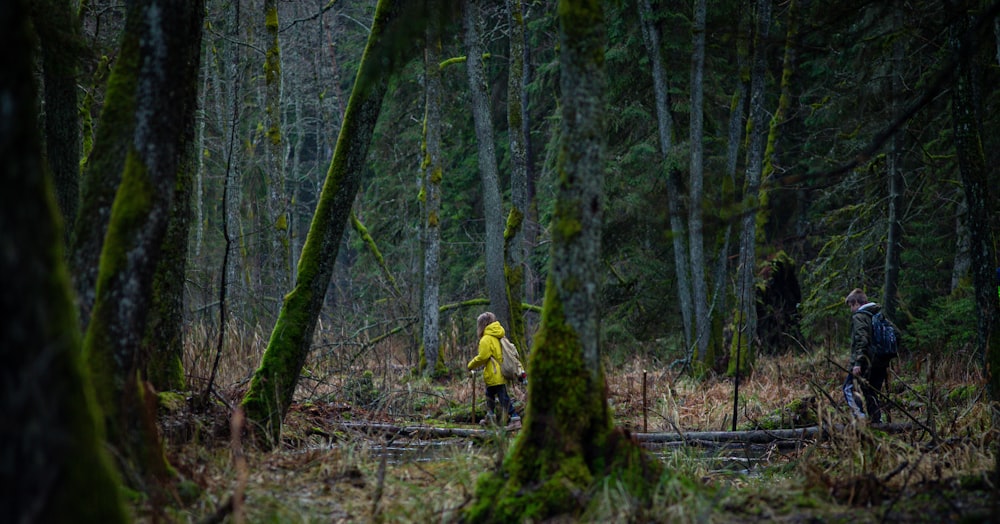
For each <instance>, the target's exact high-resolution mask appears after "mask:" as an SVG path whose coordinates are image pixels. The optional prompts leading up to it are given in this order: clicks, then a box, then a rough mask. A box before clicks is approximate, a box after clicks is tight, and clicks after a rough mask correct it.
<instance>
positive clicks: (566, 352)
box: [466, 0, 659, 522]
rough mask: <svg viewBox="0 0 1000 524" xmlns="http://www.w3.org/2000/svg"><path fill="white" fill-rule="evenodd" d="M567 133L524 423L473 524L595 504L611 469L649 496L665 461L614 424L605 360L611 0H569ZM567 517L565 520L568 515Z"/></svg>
mask: <svg viewBox="0 0 1000 524" xmlns="http://www.w3.org/2000/svg"><path fill="white" fill-rule="evenodd" d="M558 9H559V13H560V18H561V24H560V42H559V49H560V61H559V64H560V92H561V95H562V100H561V103H560V107H561V108H562V115H561V126H562V129H561V141H560V146H559V147H560V150H559V162H558V164H557V171H558V172H559V173H560V180H559V189H558V195H557V197H556V204H555V210H554V215H553V219H552V225H551V231H552V258H551V264H550V271H549V279H548V283H547V286H546V292H545V306H544V309H543V312H542V325H541V331H540V332H539V334H538V337H537V339H536V342H535V347H534V351H533V353H532V357H531V366H532V367H531V370H532V379H531V382H530V383H529V392H528V407H527V415H526V417H525V423H524V429H523V430H522V431H521V435H520V436H519V437H518V440H517V442H516V444H515V448H514V449H513V450H512V452H511V454H510V455H509V456H508V457H507V458H506V460H504V463H503V466H502V468H501V470H500V471H499V472H488V473H484V474H483V476H482V477H481V478H480V481H479V483H478V488H477V493H476V496H477V500H476V501H475V502H474V503H473V505H472V506H471V507H470V509H469V511H468V513H467V514H466V517H467V519H468V520H469V521H470V522H522V521H544V520H547V519H548V518H549V517H553V516H558V515H565V514H569V515H580V514H581V513H582V512H583V511H586V506H587V502H588V501H587V500H586V499H587V497H588V494H591V493H593V491H592V489H593V487H594V486H596V485H599V484H600V483H601V482H603V481H604V480H605V479H607V478H609V477H611V478H614V479H615V482H616V484H615V485H616V486H620V487H622V488H624V489H625V490H626V491H627V492H629V495H630V496H634V497H636V498H640V499H641V498H642V496H643V495H644V494H648V491H646V486H647V485H648V484H647V483H649V482H652V479H655V478H657V477H658V475H659V467H658V463H657V462H656V461H655V460H653V459H650V458H649V457H647V456H646V455H645V453H644V452H643V451H642V449H641V448H640V447H639V445H638V443H637V442H635V441H633V440H630V439H629V438H627V437H626V436H625V434H624V433H623V432H622V431H621V430H618V429H615V428H614V422H613V420H612V416H611V411H610V410H609V408H608V403H607V398H606V396H605V391H606V383H605V379H604V372H603V370H602V367H601V354H600V347H599V340H600V302H599V286H598V272H599V269H600V255H601V237H600V234H601V233H600V232H601V219H602V215H603V206H604V204H603V198H604V195H603V193H604V187H603V186H604V167H605V166H604V141H605V128H604V115H603V110H604V100H603V98H602V96H603V88H604V71H603V69H604V44H605V33H604V22H603V14H602V12H601V6H600V2H599V1H597V0H590V1H581V2H568V1H563V2H560V5H559V8H558ZM557 520H558V519H557Z"/></svg>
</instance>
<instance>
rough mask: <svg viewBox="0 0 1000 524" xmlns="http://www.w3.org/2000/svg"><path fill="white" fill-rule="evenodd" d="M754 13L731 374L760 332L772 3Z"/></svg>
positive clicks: (744, 362)
mask: <svg viewBox="0 0 1000 524" xmlns="http://www.w3.org/2000/svg"><path fill="white" fill-rule="evenodd" d="M756 6H757V9H756V12H755V13H754V20H755V25H756V31H755V34H754V46H753V61H752V65H751V73H750V118H749V120H748V121H747V139H748V144H747V166H746V179H745V181H744V186H743V187H744V190H743V205H742V206H741V210H740V211H741V213H742V228H741V232H740V261H739V268H738V272H739V273H738V278H737V289H736V296H737V297H738V308H739V313H738V315H737V317H736V319H735V322H736V326H735V327H736V330H737V331H736V332H735V333H734V334H733V347H732V349H731V350H730V356H729V370H728V373H729V374H736V373H737V372H739V373H745V372H746V371H747V370H748V367H749V366H750V364H751V363H752V362H753V351H754V343H753V342H754V334H755V333H756V332H757V313H756V309H757V304H756V302H757V300H756V292H755V291H756V287H755V286H754V276H755V274H756V271H755V269H756V264H757V262H756V248H757V244H756V231H757V228H756V225H757V224H756V216H757V210H758V207H759V204H758V203H759V200H758V198H759V192H760V179H761V173H762V171H763V168H764V143H765V138H766V136H767V126H765V125H764V123H765V122H767V108H766V107H764V83H765V82H764V81H765V79H766V75H767V40H768V33H769V32H770V28H771V0H757V4H756Z"/></svg>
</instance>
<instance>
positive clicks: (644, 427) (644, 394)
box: [642, 369, 649, 433]
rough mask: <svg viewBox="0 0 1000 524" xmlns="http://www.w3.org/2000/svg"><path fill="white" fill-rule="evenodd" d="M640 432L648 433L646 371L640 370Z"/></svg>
mask: <svg viewBox="0 0 1000 524" xmlns="http://www.w3.org/2000/svg"><path fill="white" fill-rule="evenodd" d="M642 432H643V433H648V432H649V429H648V428H647V418H646V370H645V369H644V370H642Z"/></svg>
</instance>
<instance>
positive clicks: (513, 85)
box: [503, 0, 529, 356]
mask: <svg viewBox="0 0 1000 524" xmlns="http://www.w3.org/2000/svg"><path fill="white" fill-rule="evenodd" d="M507 20H508V23H509V24H510V46H509V49H510V57H509V61H510V64H509V65H508V68H507V132H508V134H509V135H510V197H511V206H510V213H508V214H507V227H506V229H505V231H504V235H503V237H504V246H505V247H504V260H505V262H504V273H505V275H506V281H507V301H508V304H509V305H510V324H508V325H507V338H509V339H510V340H511V341H512V342H513V343H514V345H515V346H517V348H518V350H519V351H521V353H522V356H524V355H526V353H525V350H526V349H527V347H528V346H527V344H526V343H525V342H526V337H525V333H524V331H525V330H524V311H523V310H522V309H521V302H523V300H524V295H525V285H526V283H527V281H526V280H525V277H526V274H527V268H528V241H527V231H526V227H527V224H526V221H527V218H528V205H529V200H528V150H527V142H528V134H527V133H526V127H525V125H524V122H525V121H526V120H527V118H528V110H527V107H526V103H525V98H526V96H527V92H526V91H527V90H526V89H525V84H524V11H523V8H522V5H521V0H507Z"/></svg>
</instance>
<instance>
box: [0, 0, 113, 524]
mask: <svg viewBox="0 0 1000 524" xmlns="http://www.w3.org/2000/svg"><path fill="white" fill-rule="evenodd" d="M27 4H28V2H27V1H25V0H10V1H6V2H0V35H2V36H0V40H2V42H3V45H0V70H3V71H4V74H2V75H0V97H2V99H3V101H4V102H3V117H2V121H3V125H0V187H3V191H0V252H2V253H3V256H0V289H3V292H2V293H0V309H2V310H3V312H4V313H3V315H0V358H2V359H3V363H4V364H3V366H2V367H0V384H3V394H0V428H3V429H2V430H0V482H2V483H3V486H4V489H3V495H2V496H0V515H3V519H4V520H5V521H7V522H108V523H113V522H126V521H127V517H126V514H125V510H124V507H123V505H122V500H121V498H120V494H119V493H120V490H119V486H118V483H119V481H118V478H117V475H116V473H115V472H114V469H113V468H112V466H111V461H110V459H109V458H108V456H107V453H106V451H105V449H104V443H103V432H102V422H101V419H100V415H99V410H98V408H97V403H96V402H95V400H94V393H93V388H92V387H91V385H90V382H89V380H88V377H87V374H86V373H85V371H84V367H83V363H82V358H81V355H82V354H81V351H80V330H79V326H78V325H77V319H76V313H75V305H74V304H73V299H72V291H71V289H70V280H69V272H68V271H67V268H66V261H65V260H64V258H63V254H64V252H65V251H64V242H63V238H62V230H61V228H60V227H59V224H60V223H61V218H59V216H58V215H59V211H58V209H57V207H56V196H55V194H54V191H53V184H52V181H51V179H49V178H48V177H46V175H45V174H44V170H43V167H42V166H43V161H42V150H41V144H40V139H39V135H38V132H37V129H38V128H37V123H38V120H37V118H38V116H37V114H36V112H35V108H36V94H35V87H34V85H33V79H34V60H33V59H32V56H31V51H30V50H31V49H32V44H31V39H30V37H29V26H30V24H29V21H28V5H27Z"/></svg>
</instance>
